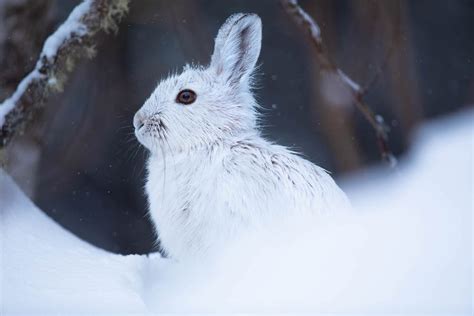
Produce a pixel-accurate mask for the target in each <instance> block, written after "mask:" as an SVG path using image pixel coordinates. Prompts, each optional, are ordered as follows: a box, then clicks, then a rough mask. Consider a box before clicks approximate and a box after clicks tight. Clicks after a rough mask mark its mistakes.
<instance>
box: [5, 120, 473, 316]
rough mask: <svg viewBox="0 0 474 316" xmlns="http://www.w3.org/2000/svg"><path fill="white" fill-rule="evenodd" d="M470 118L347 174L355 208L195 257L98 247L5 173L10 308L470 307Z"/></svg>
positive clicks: (409, 310) (414, 310)
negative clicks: (389, 160)
mask: <svg viewBox="0 0 474 316" xmlns="http://www.w3.org/2000/svg"><path fill="white" fill-rule="evenodd" d="M473 122H474V112H473V111H465V112H462V113H459V114H456V115H454V116H452V117H450V118H447V119H443V120H440V121H436V122H433V123H430V124H427V125H425V126H424V127H423V128H422V129H421V130H420V132H419V133H418V137H417V138H416V140H415V143H414V145H413V151H412V152H411V153H410V154H409V155H408V156H407V157H404V158H402V159H401V161H400V164H399V166H398V168H397V169H396V170H394V171H393V170H392V171H390V170H387V169H385V168H375V169H372V170H366V171H364V172H360V174H358V175H354V176H353V177H351V178H350V179H346V180H344V181H342V182H341V183H342V185H343V187H344V189H345V190H346V192H347V193H348V194H349V196H350V198H351V200H352V202H353V204H354V207H355V212H354V213H353V214H341V215H339V216H333V217H325V218H321V219H320V221H318V222H314V221H309V220H304V219H303V220H297V221H294V222H292V223H288V222H286V223H284V224H282V223H279V224H277V223H275V227H274V229H272V230H271V231H267V232H258V233H254V234H250V235H249V236H247V237H246V238H244V239H242V240H240V241H239V242H238V243H237V244H235V245H232V246H229V247H228V249H226V251H225V253H222V254H220V255H216V256H214V257H211V258H208V259H207V260H202V261H201V262H199V263H198V262H182V263H175V262H172V261H169V260H165V259H162V258H160V257H159V256H157V255H153V256H120V255H115V254H110V253H107V252H104V251H102V250H100V249H97V248H95V247H94V246H91V245H89V244H87V243H85V242H83V241H81V240H79V239H78V238H76V237H75V236H73V235H72V234H70V233H69V232H67V231H65V230H64V229H63V228H61V227H60V226H58V225H57V224H56V223H54V222H53V221H52V220H50V219H49V218H48V217H47V216H46V215H44V214H43V213H42V212H41V211H40V210H38V209H37V208H36V207H35V206H34V205H33V204H32V203H31V202H30V201H29V200H28V199H27V198H26V196H25V195H24V194H23V193H22V192H21V191H20V190H19V189H18V188H17V186H16V185H15V184H14V183H13V181H12V180H11V179H10V178H9V177H8V176H7V175H6V174H5V173H4V172H3V171H0V216H1V218H0V219H1V230H0V233H1V240H0V242H1V256H0V258H1V262H0V263H1V266H0V273H1V274H0V276H1V279H0V298H1V308H2V309H1V311H3V312H4V313H5V314H9V313H14V312H19V313H39V312H42V313H53V312H54V313H81V312H82V313H92V312H99V313H111V314H117V313H132V312H134V313H147V312H178V313H179V312H203V313H205V312H262V313H263V312H266V313H272V312H275V313H276V312H293V313H295V312H306V313H315V312H320V313H331V312H341V313H349V314H366V313H369V312H370V313H378V314H381V313H382V314H393V313H398V314H403V315H406V314H431V313H432V314H434V313H436V314H446V315H448V314H449V315H455V314H459V315H461V314H462V315H472V306H473V305H472V304H473V302H474V298H473V288H472V284H473V275H472V262H473V244H472V239H473V235H472V226H473V216H472V210H473V184H472V182H473V160H472V155H473V150H474V143H473V136H474V129H473Z"/></svg>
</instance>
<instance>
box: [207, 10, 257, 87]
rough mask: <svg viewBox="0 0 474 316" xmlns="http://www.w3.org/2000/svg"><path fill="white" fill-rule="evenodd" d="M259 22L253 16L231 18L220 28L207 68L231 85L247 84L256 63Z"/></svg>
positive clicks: (255, 16)
mask: <svg viewBox="0 0 474 316" xmlns="http://www.w3.org/2000/svg"><path fill="white" fill-rule="evenodd" d="M261 42H262V21H261V20H260V17H259V16H258V15H256V14H253V13H237V14H233V15H231V16H230V17H229V18H228V19H227V20H226V22H225V23H224V24H223V25H222V27H221V28H220V30H219V32H218V34H217V37H216V40H215V46H214V53H213V54H212V57H211V64H210V67H211V68H213V69H214V70H215V72H216V74H217V75H218V76H224V78H225V80H228V81H229V82H230V83H231V84H237V83H239V82H242V81H247V80H248V78H249V77H250V75H251V74H252V71H253V70H254V68H255V64H256V63H257V59H258V56H259V55H260V47H261Z"/></svg>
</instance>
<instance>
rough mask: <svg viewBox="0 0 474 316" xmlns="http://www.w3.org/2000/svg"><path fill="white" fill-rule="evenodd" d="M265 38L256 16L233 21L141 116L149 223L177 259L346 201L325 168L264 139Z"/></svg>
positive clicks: (166, 83) (137, 122)
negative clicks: (260, 86) (255, 91)
mask: <svg viewBox="0 0 474 316" xmlns="http://www.w3.org/2000/svg"><path fill="white" fill-rule="evenodd" d="M261 39H262V25H261V20H260V18H259V17H258V16H257V15H256V14H242V13H239V14H234V15H232V16H230V17H229V18H228V19H227V21H226V22H225V23H224V25H223V26H222V27H221V29H220V30H219V33H218V35H217V37H216V39H215V47H214V53H213V55H212V57H211V62H210V65H209V66H208V67H191V66H186V67H185V68H184V70H183V72H182V73H181V74H179V75H173V76H171V77H169V78H167V79H165V80H163V81H162V82H160V83H159V85H158V87H157V88H156V89H155V91H154V92H153V93H152V94H151V96H150V97H149V98H148V100H147V101H146V102H145V104H144V105H143V107H142V108H141V109H140V110H139V111H138V112H137V113H136V114H135V117H134V121H133V124H134V127H135V134H136V137H137V138H138V140H139V141H140V142H141V143H142V144H143V145H144V146H145V147H146V148H147V149H148V150H149V151H150V157H149V160H148V165H147V168H148V179H147V183H146V192H147V195H148V201H149V207H150V210H149V211H150V215H151V219H152V221H153V222H154V225H155V227H156V229H157V231H158V236H159V239H160V242H161V245H162V247H163V248H164V250H165V251H166V253H167V254H168V255H170V256H171V257H172V258H175V259H180V258H184V257H188V256H190V255H196V254H200V253H205V252H206V251H208V250H209V249H210V248H212V247H213V246H215V245H216V244H217V243H222V242H225V241H226V240H228V239H229V237H232V236H235V234H237V233H238V232H239V231H241V230H243V229H246V228H249V227H260V225H263V224H265V223H266V222H268V221H269V220H270V219H272V218H275V217H277V216H282V215H283V216H295V215H297V214H302V213H326V212H329V211H332V210H337V209H338V208H341V207H342V208H345V207H347V205H348V202H347V199H346V196H345V194H344V193H343V192H342V191H341V190H340V189H339V187H338V186H337V185H336V184H335V182H334V181H333V179H332V178H331V177H330V176H329V175H328V174H327V173H326V172H325V170H323V169H321V168H320V167H318V166H316V165H314V164H312V163H311V162H309V161H307V160H305V159H303V158H300V157H299V156H297V155H295V154H294V153H292V152H291V151H289V150H288V149H286V148H285V147H282V146H278V145H275V144H272V143H271V142H269V141H267V140H265V139H263V138H262V137H261V136H260V132H259V130H258V113H257V108H258V105H257V103H256V101H255V99H254V97H253V95H252V90H251V88H252V72H253V71H254V68H255V64H256V62H257V59H258V56H259V54H260V46H261Z"/></svg>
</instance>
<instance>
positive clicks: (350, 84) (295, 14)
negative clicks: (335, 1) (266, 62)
mask: <svg viewBox="0 0 474 316" xmlns="http://www.w3.org/2000/svg"><path fill="white" fill-rule="evenodd" d="M280 1H281V4H282V6H283V8H284V9H285V11H286V12H287V13H288V15H289V16H290V17H291V18H292V19H293V20H294V21H295V22H296V23H297V24H299V25H301V26H302V27H303V28H304V29H305V30H306V31H307V33H308V35H309V38H310V40H311V42H312V43H313V45H314V47H315V49H316V58H317V60H318V63H319V65H320V68H321V70H322V71H324V72H327V73H331V74H334V75H336V76H337V77H338V78H339V79H340V80H341V82H342V83H343V84H344V85H345V86H346V87H347V88H348V89H349V91H350V92H351V95H352V102H353V104H354V105H355V106H356V107H357V109H358V110H359V111H360V112H361V113H362V114H363V115H364V117H365V118H366V120H367V121H368V122H369V123H370V125H371V126H372V127H373V129H374V130H375V135H376V138H377V144H378V147H379V151H380V154H381V156H382V159H384V160H386V161H388V162H389V163H390V164H391V165H394V164H395V163H396V159H395V157H394V156H393V154H392V152H391V150H390V147H389V145H388V130H389V129H388V126H387V125H386V124H385V123H384V120H383V118H382V116H380V115H376V114H375V113H374V112H373V111H372V110H371V109H370V107H369V106H368V105H367V104H366V103H365V102H364V100H363V99H364V95H365V93H366V91H367V90H366V89H361V87H360V86H359V85H358V84H357V83H356V82H355V81H353V80H352V79H351V78H350V77H349V76H348V75H347V74H345V73H344V72H343V71H342V70H341V69H340V68H339V67H338V66H337V64H336V63H335V62H334V61H333V60H332V58H331V56H330V55H329V53H328V50H327V48H326V47H325V45H324V42H323V39H322V36H321V31H320V28H319V26H318V24H317V23H316V21H315V20H314V19H313V18H312V17H311V16H310V15H309V14H308V13H306V12H305V11H304V10H303V8H301V6H300V5H299V4H298V1H297V0H280Z"/></svg>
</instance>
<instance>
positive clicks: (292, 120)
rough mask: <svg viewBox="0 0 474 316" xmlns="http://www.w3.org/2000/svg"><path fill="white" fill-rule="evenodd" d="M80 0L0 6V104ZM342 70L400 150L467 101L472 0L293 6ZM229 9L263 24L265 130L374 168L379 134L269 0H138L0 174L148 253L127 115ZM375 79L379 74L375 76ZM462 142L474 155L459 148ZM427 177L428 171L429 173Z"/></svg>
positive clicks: (105, 237) (120, 247) (473, 57)
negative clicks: (420, 129)
mask: <svg viewBox="0 0 474 316" xmlns="http://www.w3.org/2000/svg"><path fill="white" fill-rule="evenodd" d="M79 2H80V1H72V0H56V1H54V0H0V101H2V100H3V99H5V98H6V97H8V96H9V95H10V94H11V93H12V92H13V91H14V90H15V88H16V86H17V85H18V83H19V81H20V80H21V79H22V78H23V77H24V76H25V75H26V74H27V73H28V72H29V71H31V69H32V68H33V67H34V64H35V63H36V60H37V58H38V55H39V53H40V51H41V47H42V44H43V42H44V40H45V39H46V37H47V36H48V35H49V34H51V32H53V31H54V30H55V28H56V27H57V26H58V25H59V24H60V23H62V22H63V21H64V20H65V19H66V18H67V16H68V15H69V13H70V11H71V10H72V9H73V8H74V7H75V6H76V5H77V4H78V3H79ZM300 5H301V6H302V7H303V8H304V9H305V10H307V12H308V13H309V14H311V16H312V17H313V18H315V19H316V21H318V23H319V25H320V27H321V31H322V36H323V40H324V42H325V45H326V46H327V48H328V51H329V53H330V54H331V56H332V57H333V59H334V60H335V61H336V62H337V64H338V65H339V67H340V68H341V69H342V70H343V71H344V72H346V73H347V74H348V75H349V76H350V77H351V78H352V79H354V80H355V81H356V82H358V83H359V84H360V85H361V86H362V87H364V86H366V85H367V84H369V83H371V82H372V84H370V87H369V90H368V92H367V95H366V101H367V103H368V104H369V105H370V106H371V108H372V109H373V110H374V111H375V112H376V113H378V114H381V115H382V116H383V117H384V118H385V121H386V123H387V124H388V125H389V126H390V128H391V132H390V145H391V148H392V150H393V151H394V153H395V154H396V156H398V157H400V156H402V155H403V154H404V152H406V151H407V150H409V148H410V140H411V135H412V133H413V132H414V131H415V129H416V127H417V126H418V125H419V124H420V123H422V122H423V121H424V120H427V119H430V118H433V117H436V116H441V115H445V114H447V113H450V112H453V111H456V110H458V109H460V108H463V107H472V105H473V104H474V76H473V74H474V36H473V31H474V1H472V0H453V1H441V0H439V1H438V0H417V1H410V0H400V1H388V0H387V1H376V0H301V1H300ZM236 12H255V13H257V14H259V15H260V17H261V18H262V20H263V43H262V54H261V57H260V61H259V62H260V64H261V67H260V70H259V75H258V78H259V89H258V90H256V95H257V99H258V100H259V102H260V104H261V105H262V107H263V111H264V113H263V114H264V116H263V117H264V124H263V125H264V126H263V133H264V135H266V136H267V137H268V138H269V139H272V140H275V141H276V142H278V143H280V144H283V145H287V146H290V147H292V148H294V149H296V150H297V151H299V152H301V153H302V154H303V155H304V156H305V157H307V158H308V159H310V160H312V161H313V162H315V163H317V164H319V165H321V166H323V167H324V168H326V169H328V170H329V171H331V172H332V173H333V174H335V176H336V178H337V177H341V176H344V175H345V174H348V173H350V172H351V171H355V170H359V169H361V168H365V167H367V166H368V165H371V164H380V163H381V161H380V157H379V152H378V148H377V145H376V140H375V136H374V132H373V130H372V128H371V126H370V125H369V124H368V123H367V121H366V120H365V119H364V118H363V116H362V115H361V114H360V113H359V112H358V111H357V110H355V108H354V106H353V105H352V104H351V100H350V98H348V97H347V91H345V90H344V89H342V88H341V86H339V85H338V84H334V82H333V81H331V78H328V77H324V76H322V75H321V72H320V71H319V70H320V69H319V66H318V63H317V60H316V58H315V54H314V47H313V46H312V44H311V42H310V40H309V38H308V36H307V34H306V33H305V32H303V31H302V30H301V28H298V27H297V26H296V25H295V24H294V23H293V22H292V20H291V19H290V18H289V16H288V15H287V14H286V13H285V12H284V10H283V9H282V7H281V5H280V3H279V1H276V0H260V1H255V0H228V1H216V0H175V1H170V0H135V1H131V4H130V11H129V14H128V15H127V16H126V18H125V19H124V21H122V23H121V24H120V27H119V30H118V33H117V35H116V36H110V35H109V36H101V37H100V41H99V43H98V45H97V55H96V57H95V58H93V59H91V60H85V61H83V62H81V63H80V64H79V65H78V66H77V68H76V70H75V71H74V72H73V73H72V75H71V79H70V80H69V81H68V83H67V84H66V86H65V87H64V92H63V93H61V94H59V95H55V96H53V97H52V98H51V99H50V100H49V101H48V104H47V106H46V107H45V108H44V110H43V111H42V112H41V114H40V115H39V116H38V118H37V119H36V120H35V121H34V123H33V125H32V126H31V128H29V129H28V131H27V133H25V134H24V135H22V136H20V137H16V138H15V139H14V140H13V142H12V143H11V145H10V146H9V147H8V152H7V158H8V160H7V171H8V172H9V173H10V174H11V175H12V176H14V178H15V179H16V180H17V182H18V183H19V184H20V185H21V186H22V187H23V189H24V190H25V191H26V192H27V193H28V194H29V195H30V196H31V197H32V198H33V200H34V201H35V202H36V203H37V204H38V206H39V207H40V208H41V209H43V210H44V211H45V212H47V213H48V215H49V216H51V217H52V218H54V219H55V220H56V221H57V222H59V223H60V224H61V225H63V226H64V227H66V228H67V229H68V230H70V231H72V232H73V233H74V234H76V235H78V236H79V237H81V238H82V239H84V240H87V241H89V242H90V243H92V244H94V245H97V246H99V247H102V248H104V249H107V250H110V251H113V252H118V253H124V254H128V253H148V252H150V251H153V250H156V249H154V244H153V241H154V235H153V230H152V227H151V225H150V223H149V221H148V218H147V215H146V199H145V196H144V193H143V190H142V187H143V184H144V161H145V159H146V152H145V150H144V149H143V148H141V147H140V146H139V145H138V142H137V141H136V140H135V139H134V136H133V127H132V118H133V115H134V113H135V111H136V110H138V109H139V108H140V106H141V105H142V104H143V102H144V101H145V100H146V98H147V97H148V96H149V95H150V94H151V92H152V91H153V89H154V87H155V86H156V84H157V82H158V81H159V80H160V78H163V77H165V76H166V75H167V74H168V73H169V72H170V71H174V70H180V69H181V67H182V66H183V65H184V64H185V63H190V62H195V63H200V64H207V63H208V62H209V57H210V54H211V52H212V49H213V44H214V43H213V40H214V36H215V35H216V33H217V30H218V28H219V26H220V25H221V24H222V23H223V22H224V21H225V19H226V18H227V17H228V16H229V15H231V14H232V13H236ZM373 78H375V80H373ZM466 150H472V148H471V149H466ZM433 172H436V171H435V170H434V171H433Z"/></svg>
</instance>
